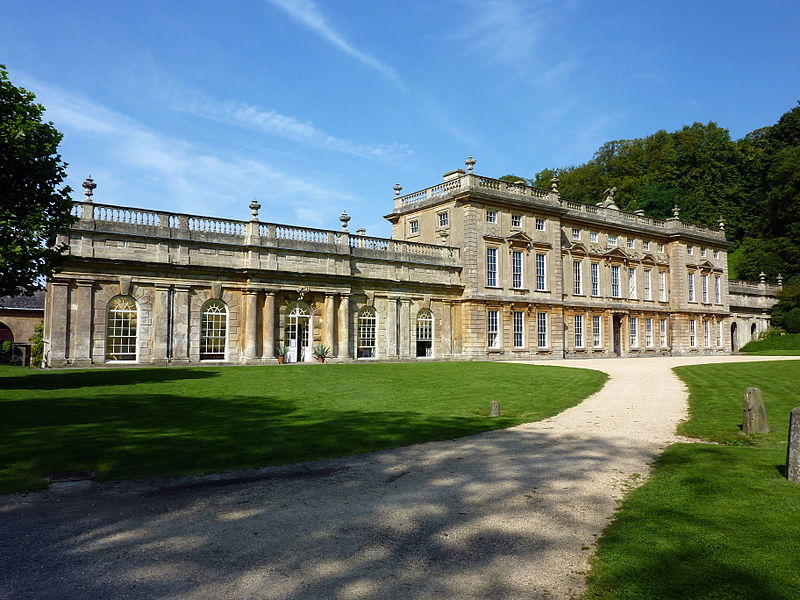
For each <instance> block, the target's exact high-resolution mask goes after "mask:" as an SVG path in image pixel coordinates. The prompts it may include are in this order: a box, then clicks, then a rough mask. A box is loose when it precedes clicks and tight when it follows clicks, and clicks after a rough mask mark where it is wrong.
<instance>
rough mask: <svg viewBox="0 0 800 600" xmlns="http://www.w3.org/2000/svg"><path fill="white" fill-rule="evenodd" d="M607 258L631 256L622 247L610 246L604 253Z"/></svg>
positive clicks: (625, 258)
mask: <svg viewBox="0 0 800 600" xmlns="http://www.w3.org/2000/svg"><path fill="white" fill-rule="evenodd" d="M603 256H605V257H606V258H619V259H621V260H628V258H630V257H629V256H628V255H627V254H626V253H625V252H624V251H623V250H622V249H621V248H617V247H614V248H609V249H608V250H606V251H605V252H604V253H603Z"/></svg>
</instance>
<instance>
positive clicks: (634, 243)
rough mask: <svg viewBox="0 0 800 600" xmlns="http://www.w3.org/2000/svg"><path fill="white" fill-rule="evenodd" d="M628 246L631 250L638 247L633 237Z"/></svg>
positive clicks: (628, 241)
mask: <svg viewBox="0 0 800 600" xmlns="http://www.w3.org/2000/svg"><path fill="white" fill-rule="evenodd" d="M627 246H628V248H631V249H633V248H635V247H636V240H635V239H634V238H632V237H629V238H628V240H627Z"/></svg>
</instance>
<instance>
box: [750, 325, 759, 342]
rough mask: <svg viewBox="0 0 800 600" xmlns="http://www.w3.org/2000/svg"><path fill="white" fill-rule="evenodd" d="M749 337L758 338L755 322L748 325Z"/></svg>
mask: <svg viewBox="0 0 800 600" xmlns="http://www.w3.org/2000/svg"><path fill="white" fill-rule="evenodd" d="M750 339H751V340H757V339H758V331H757V329H756V324H755V323H753V324H752V325H750Z"/></svg>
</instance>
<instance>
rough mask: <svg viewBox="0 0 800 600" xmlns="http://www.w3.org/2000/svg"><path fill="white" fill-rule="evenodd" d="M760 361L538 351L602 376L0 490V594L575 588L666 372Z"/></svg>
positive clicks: (659, 430) (648, 439)
mask: <svg viewBox="0 0 800 600" xmlns="http://www.w3.org/2000/svg"><path fill="white" fill-rule="evenodd" d="M770 359H774V360H778V359H781V357H774V358H773V357H711V358H709V357H700V358H651V359H616V360H608V359H606V360H586V361H574V360H573V361H557V362H548V363H546V364H558V365H563V366H570V367H585V368H592V369H598V370H601V371H605V372H607V373H609V374H610V375H611V378H610V380H609V382H608V383H607V384H606V386H605V387H604V388H603V389H602V390H601V391H600V392H598V393H597V394H595V395H594V396H592V397H590V398H588V399H587V400H585V401H584V402H582V403H581V404H580V405H578V406H576V407H574V408H571V409H569V410H567V411H565V412H563V413H561V414H559V415H557V416H555V417H553V418H551V419H547V420H545V421H540V422H538V423H532V424H527V425H521V426H518V427H513V428H511V429H505V430H502V431H495V432H490V433H485V434H480V435H475V436H471V437H467V438H462V439H458V440H454V441H449V442H431V443H427V444H421V445H417V446H410V447H406V448H400V449H397V450H390V451H385V452H379V453H375V454H369V455H361V456H357V457H350V458H344V459H336V460H327V461H322V462H315V463H305V464H302V465H290V466H287V467H276V468H268V469H262V470H259V471H248V472H245V473H236V474H228V475H223V476H219V477H205V478H182V479H174V480H161V481H155V482H154V481H148V482H131V483H122V484H105V485H99V486H96V487H94V488H93V489H92V490H90V491H88V492H86V493H83V494H80V495H66V494H54V493H52V492H42V493H35V494H29V495H27V496H21V495H17V496H6V497H2V498H0V570H1V571H2V576H0V598H9V599H12V598H13V599H15V600H18V599H22V598H37V599H49V598H53V599H55V598H58V599H62V598H81V599H91V598H115V599H116V598H203V599H206V598H209V599H210V598H266V599H278V598H280V599H313V598H319V599H323V598H324V599H345V598H347V599H350V598H353V599H356V598H381V599H393V598H442V599H467V598H476V599H477V598H480V599H482V600H486V599H494V598H496V599H513V598H526V599H531V598H573V597H576V596H577V595H579V594H580V592H581V591H582V589H583V573H584V572H585V570H586V569H587V558H588V557H589V555H590V553H591V552H592V549H593V542H594V540H595V539H596V537H597V536H598V535H599V534H600V533H601V531H602V530H603V528H604V526H605V525H606V523H607V522H608V519H609V518H610V517H611V516H612V514H613V512H614V509H615V507H616V501H617V499H619V498H620V496H621V494H622V492H623V490H624V489H625V487H626V486H627V485H629V484H630V483H631V482H635V481H637V480H638V479H640V477H639V476H640V475H643V474H646V473H647V470H648V464H649V463H650V462H651V461H652V460H653V459H654V457H656V456H657V455H658V454H659V453H660V452H661V451H662V450H663V448H664V447H665V446H666V445H668V444H669V443H671V442H673V441H675V436H674V431H675V426H676V424H677V423H678V422H679V421H680V420H681V419H683V418H684V417H685V415H686V392H685V389H684V387H683V384H682V383H681V382H680V381H679V380H678V379H677V377H675V376H674V375H673V374H672V372H671V370H670V369H671V368H672V367H673V366H676V365H684V364H697V363H708V362H733V361H753V360H770ZM488 400H489V399H487V403H488ZM498 400H499V401H500V405H501V408H502V402H503V399H502V398H498Z"/></svg>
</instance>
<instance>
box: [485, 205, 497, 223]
mask: <svg viewBox="0 0 800 600" xmlns="http://www.w3.org/2000/svg"><path fill="white" fill-rule="evenodd" d="M486 222H487V223H497V211H496V210H491V209H488V208H487V209H486Z"/></svg>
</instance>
